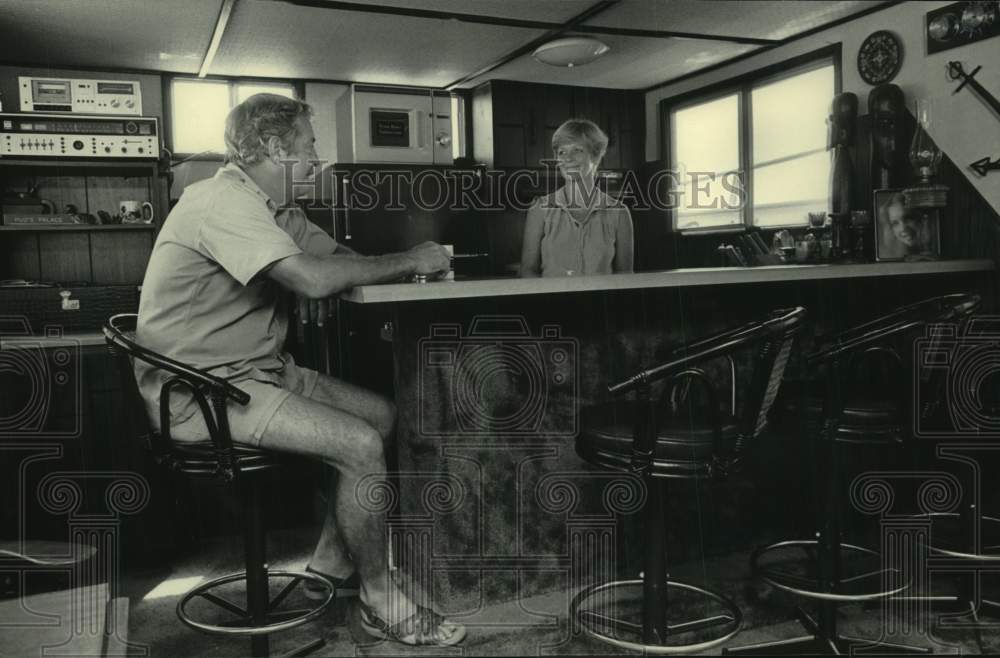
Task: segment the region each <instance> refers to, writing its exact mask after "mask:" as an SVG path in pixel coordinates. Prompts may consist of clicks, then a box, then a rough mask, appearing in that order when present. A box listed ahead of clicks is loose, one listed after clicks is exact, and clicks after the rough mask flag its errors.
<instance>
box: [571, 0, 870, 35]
mask: <svg viewBox="0 0 1000 658" xmlns="http://www.w3.org/2000/svg"><path fill="white" fill-rule="evenodd" d="M873 4H881V2H869V1H867V0H860V1H859V0H854V1H852V2H811V1H810V2H802V1H791V0H787V1H785V2H773V1H760V0H749V1H745V0H739V1H735V0H712V1H710V2H708V1H705V0H623V2H621V3H619V4H617V5H615V6H614V7H611V8H610V9H608V10H607V11H603V12H601V13H600V14H598V15H597V16H595V17H594V18H593V19H591V20H589V21H587V22H586V25H598V26H603V27H616V28H631V29H647V30H672V31H676V32H695V33H700V34H712V35H724V36H741V37H754V38H758V39H785V38H788V37H791V36H794V35H796V34H799V33H801V32H806V31H808V30H811V29H813V28H816V27H820V26H822V25H825V24H827V23H831V22H833V21H835V20H837V19H840V18H844V17H845V16H850V15H851V14H855V13H858V12H859V11H862V10H864V9H866V8H868V7H870V6H871V5H873Z"/></svg>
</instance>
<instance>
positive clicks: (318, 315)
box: [297, 295, 333, 327]
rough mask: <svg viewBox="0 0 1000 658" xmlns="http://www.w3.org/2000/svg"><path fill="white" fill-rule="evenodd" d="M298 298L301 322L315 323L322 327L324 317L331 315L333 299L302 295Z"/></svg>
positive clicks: (324, 320)
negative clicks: (312, 297)
mask: <svg viewBox="0 0 1000 658" xmlns="http://www.w3.org/2000/svg"><path fill="white" fill-rule="evenodd" d="M297 299H298V302H299V304H298V316H299V322H301V323H302V324H309V323H310V322H312V323H315V324H316V326H318V327H322V326H323V324H324V323H325V322H326V319H327V318H328V317H330V316H332V315H333V299H309V298H308V297H303V296H302V295H298V296H297Z"/></svg>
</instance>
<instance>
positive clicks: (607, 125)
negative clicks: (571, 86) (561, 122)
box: [573, 87, 622, 169]
mask: <svg viewBox="0 0 1000 658" xmlns="http://www.w3.org/2000/svg"><path fill="white" fill-rule="evenodd" d="M620 96H621V92H620V91H618V90H615V89H595V88H590V87H579V88H577V89H575V90H574V93H573V114H574V116H576V117H577V118H580V119H590V120H591V121H593V122H594V123H596V124H597V125H598V126H600V128H601V130H603V131H604V133H605V134H606V135H607V136H608V150H607V152H606V153H605V155H604V160H603V161H602V162H601V169H620V168H621V167H622V159H621V151H620V148H619V142H620V140H619V135H618V124H619V115H620V108H619V106H620V104H621V103H620V100H619V98H620Z"/></svg>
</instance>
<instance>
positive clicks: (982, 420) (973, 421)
mask: <svg viewBox="0 0 1000 658" xmlns="http://www.w3.org/2000/svg"><path fill="white" fill-rule="evenodd" d="M914 363H915V364H916V366H915V367H916V368H917V373H916V375H917V376H915V377H914V378H913V379H914V400H915V404H914V416H915V417H914V433H915V434H916V436H918V437H924V438H955V437H967V438H975V439H977V440H984V441H990V442H991V443H993V444H995V445H998V446H1000V316H978V317H973V318H971V319H970V320H969V321H968V322H967V323H965V324H964V325H962V324H958V323H938V324H932V325H929V326H928V327H927V331H926V334H925V335H924V336H922V337H920V338H918V339H917V340H916V341H915V342H914Z"/></svg>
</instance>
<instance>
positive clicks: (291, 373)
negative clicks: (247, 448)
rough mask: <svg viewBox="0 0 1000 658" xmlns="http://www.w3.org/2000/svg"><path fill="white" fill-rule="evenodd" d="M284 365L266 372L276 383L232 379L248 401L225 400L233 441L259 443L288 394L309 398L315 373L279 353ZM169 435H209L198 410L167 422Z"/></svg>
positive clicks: (184, 438) (180, 437)
mask: <svg viewBox="0 0 1000 658" xmlns="http://www.w3.org/2000/svg"><path fill="white" fill-rule="evenodd" d="M282 360H284V361H285V367H284V368H282V369H281V370H280V371H277V372H273V373H268V374H270V375H272V376H276V378H277V379H278V380H279V381H280V382H281V383H280V385H279V384H277V383H274V382H271V381H258V380H255V379H245V380H242V381H234V382H232V384H233V386H235V387H236V388H238V389H241V390H243V391H246V392H247V393H249V394H250V402H248V403H247V404H246V405H242V404H239V403H238V402H233V401H232V400H230V401H229V404H228V405H227V409H228V411H229V432H230V434H231V435H232V437H233V441H237V442H239V443H247V444H250V445H252V446H259V445H260V439H261V437H262V436H263V435H264V431H265V430H266V429H267V425H268V423H270V422H271V419H272V418H274V414H275V413H276V412H277V411H278V407H280V406H281V403H283V402H284V401H285V400H287V399H288V396H290V395H292V394H293V393H294V394H295V395H301V396H303V397H306V398H311V397H312V395H313V391H314V390H315V389H316V381H317V380H318V379H319V373H317V372H316V371H315V370H310V369H309V368H303V367H302V366H299V365H296V363H295V359H293V358H292V356H291V355H290V354H284V355H282ZM170 436H171V438H173V439H175V440H177V441H204V440H207V439H208V438H209V435H208V428H207V427H206V425H205V418H204V417H203V416H202V415H201V411H200V410H198V411H196V412H195V414H194V415H193V416H191V417H190V418H188V419H186V420H184V421H183V422H180V423H177V424H176V425H173V424H171V426H170Z"/></svg>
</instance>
